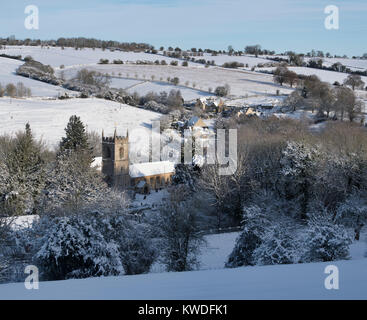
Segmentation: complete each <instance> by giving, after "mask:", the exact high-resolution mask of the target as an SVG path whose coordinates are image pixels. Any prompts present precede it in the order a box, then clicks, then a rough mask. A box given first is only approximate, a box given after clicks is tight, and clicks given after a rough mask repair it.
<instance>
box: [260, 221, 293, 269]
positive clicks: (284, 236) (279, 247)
mask: <svg viewBox="0 0 367 320" xmlns="http://www.w3.org/2000/svg"><path fill="white" fill-rule="evenodd" d="M296 251H297V247H296V241H295V239H294V238H293V237H292V236H290V234H289V229H288V228H287V227H286V226H283V225H281V224H280V225H276V226H274V227H271V228H269V230H267V232H266V233H265V235H264V237H263V239H262V243H261V245H260V246H259V247H257V248H256V249H255V251H254V253H253V260H254V261H255V264H256V265H273V264H292V263H296V262H297V258H296Z"/></svg>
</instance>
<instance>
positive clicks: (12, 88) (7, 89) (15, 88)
mask: <svg viewBox="0 0 367 320" xmlns="http://www.w3.org/2000/svg"><path fill="white" fill-rule="evenodd" d="M4 96H8V97H11V98H23V97H31V96H32V90H31V89H30V88H27V87H26V86H25V85H24V84H23V83H22V82H18V83H17V84H16V85H14V84H13V83H8V84H7V85H5V86H2V84H1V83H0V97H4Z"/></svg>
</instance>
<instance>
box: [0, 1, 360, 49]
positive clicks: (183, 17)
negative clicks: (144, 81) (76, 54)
mask: <svg viewBox="0 0 367 320" xmlns="http://www.w3.org/2000/svg"><path fill="white" fill-rule="evenodd" d="M2 2H3V3H2V5H1V10H0V37H8V36H10V35H14V36H15V37H16V38H18V39H24V38H32V39H44V40H45V39H57V38H59V37H79V36H81V37H93V38H97V39H103V40H116V41H121V42H145V43H149V44H152V45H154V46H155V47H160V46H165V47H167V46H172V47H176V46H179V47H180V48H182V49H189V48H192V47H196V48H203V49H205V48H211V49H217V50H219V49H227V48H228V46H229V45H232V46H233V48H234V49H236V50H243V49H244V47H245V46H246V45H253V44H260V45H261V46H262V48H266V49H270V50H275V51H276V52H284V51H288V50H292V51H296V52H304V53H306V52H309V51H311V50H312V49H315V50H323V51H324V52H330V53H331V54H338V55H344V54H346V55H348V56H353V55H356V56H359V55H362V54H363V53H365V52H367V45H366V42H365V38H366V33H367V32H366V31H367V1H366V0H134V1H132V0H101V1H97V0H62V1H59V0H52V1H51V0H15V1H14V0H13V1H6V2H5V1H2ZM28 5H36V6H37V7H38V9H39V30H27V29H26V28H25V26H24V20H25V18H26V16H27V15H26V14H25V13H24V10H25V7H26V6H28ZM328 5H335V6H337V7H338V8H339V14H340V18H339V29H338V30H327V29H326V28H325V26H324V21H325V18H326V17H327V14H325V12H324V9H325V7H326V6H328Z"/></svg>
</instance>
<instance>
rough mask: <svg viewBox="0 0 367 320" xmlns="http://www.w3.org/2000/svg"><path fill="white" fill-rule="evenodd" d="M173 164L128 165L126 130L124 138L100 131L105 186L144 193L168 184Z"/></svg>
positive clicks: (147, 163)
mask: <svg viewBox="0 0 367 320" xmlns="http://www.w3.org/2000/svg"><path fill="white" fill-rule="evenodd" d="M174 172H175V167H174V164H173V163H172V162H170V161H159V162H146V163H137V164H130V158H129V133H127V135H126V137H121V136H117V132H116V130H115V134H114V136H113V137H105V136H104V134H102V173H103V174H104V175H105V177H106V181H107V183H108V184H109V185H111V186H115V187H119V188H122V189H133V190H135V191H136V192H139V193H144V194H147V193H149V192H150V191H151V190H158V189H161V188H164V187H166V186H167V185H169V184H171V182H172V176H173V175H174Z"/></svg>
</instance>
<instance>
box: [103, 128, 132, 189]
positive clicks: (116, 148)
mask: <svg viewBox="0 0 367 320" xmlns="http://www.w3.org/2000/svg"><path fill="white" fill-rule="evenodd" d="M102 173H103V174H104V175H105V176H106V179H107V182H108V184H109V185H111V186H115V187H120V188H124V189H125V188H128V187H130V183H131V182H130V174H129V132H127V135H126V137H119V136H117V132H116V130H115V134H114V136H113V137H111V138H107V137H105V136H104V134H103V133H102Z"/></svg>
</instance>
